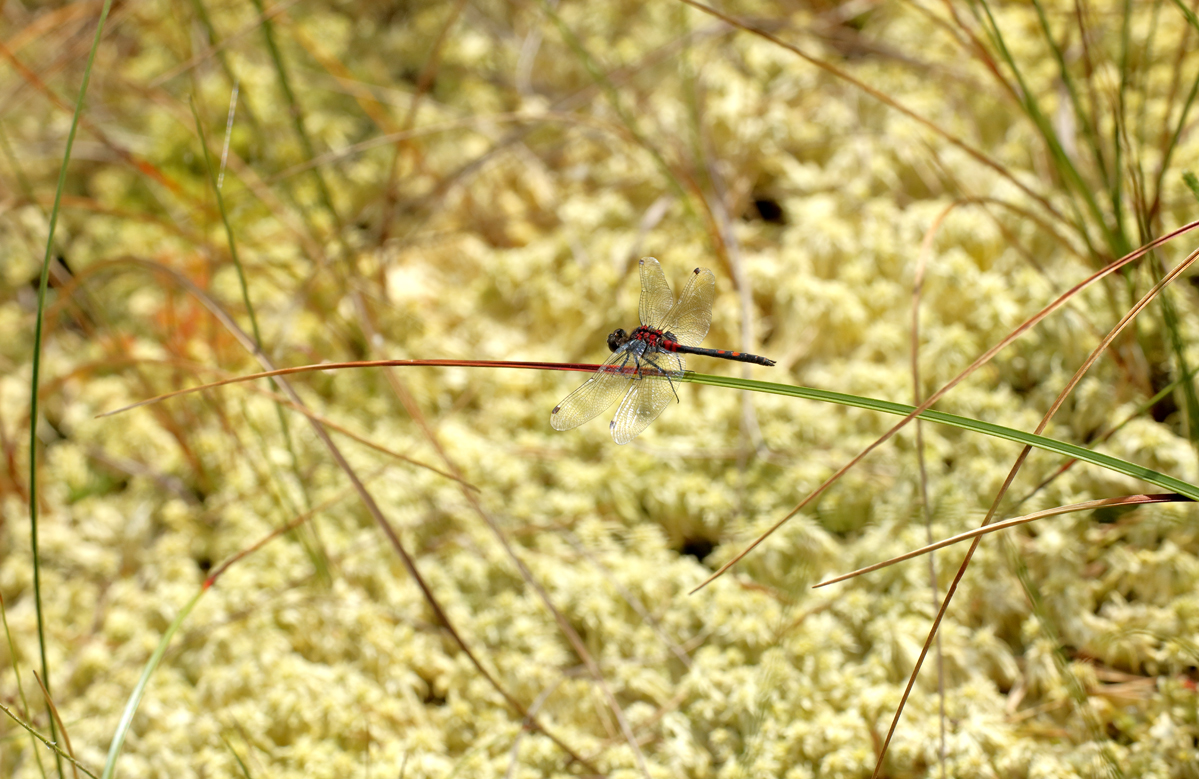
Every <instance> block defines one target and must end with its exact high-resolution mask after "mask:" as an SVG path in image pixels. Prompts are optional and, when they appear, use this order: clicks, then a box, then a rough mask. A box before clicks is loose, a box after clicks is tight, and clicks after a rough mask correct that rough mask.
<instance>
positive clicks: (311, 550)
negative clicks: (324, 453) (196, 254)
mask: <svg viewBox="0 0 1199 779" xmlns="http://www.w3.org/2000/svg"><path fill="white" fill-rule="evenodd" d="M188 104H189V105H190V106H191V112H192V118H194V119H195V122H196V134H197V135H198V136H199V139H200V149H201V150H202V151H203V154H204V170H205V171H206V172H207V174H208V181H209V183H210V184H211V185H212V191H213V193H215V195H216V203H217V210H218V211H219V212H220V214H221V223H222V224H223V225H224V226H225V239H226V241H227V242H228V243H229V256H230V257H231V258H232V260H233V267H234V268H236V269H237V280H238V283H239V284H240V285H241V297H242V303H243V304H244V305H245V307H246V314H247V315H248V316H249V318H250V328H251V331H252V332H253V334H254V344H255V348H256V349H257V350H258V353H259V354H260V355H265V349H264V347H263V342H262V331H261V330H259V328H258V315H257V313H255V310H254V302H253V300H251V298H250V283H249V281H248V279H247V278H246V269H245V266H244V265H242V261H241V257H240V256H239V255H238V253H237V239H236V238H235V237H234V234H233V226H232V225H231V224H230V223H229V211H228V209H227V208H226V207H225V198H224V196H223V195H222V194H221V188H220V186H218V185H217V179H216V172H215V171H214V170H213V165H212V157H211V155H209V153H208V138H207V137H206V136H205V134H204V123H203V122H201V121H200V112H199V110H197V108H196V101H195V98H194V97H190V98H189V99H188ZM271 387H272V388H275V389H277V388H278V387H277V385H276V384H275V382H274V380H273V379H272V380H271ZM275 413H276V415H277V417H278V419H279V427H280V429H281V431H282V432H283V441H284V446H285V447H286V448H287V451H288V453H289V454H290V455H291V465H292V472H293V473H294V474H295V477H296V484H297V485H298V486H299V489H300V493H301V494H302V495H303V496H304V505H305V508H311V507H312V498H311V496H310V495H309V494H308V487H307V482H306V481H305V479H304V475H303V473H302V472H301V469H300V456H299V454H298V453H297V452H296V447H295V441H294V440H293V439H292V435H291V426H290V425H289V424H288V422H287V415H285V414H284V413H283V409H282V407H280V406H278V405H276V406H275ZM269 461H270V458H267V462H269ZM297 538H298V539H299V541H300V544H301V545H302V546H303V547H304V552H305V553H306V554H307V555H308V558H309V560H311V561H312V564H313V566H314V567H315V568H316V571H317V577H318V578H319V579H320V581H321V583H322V584H324V585H325V586H328V585H329V583H330V582H331V581H332V575H331V574H330V573H329V561H328V556H327V555H326V554H325V553H324V550H322V549H321V547H320V544H319V543H318V542H315V541H314V540H313V539H310V538H308V536H306V535H304V534H302V533H299V534H297Z"/></svg>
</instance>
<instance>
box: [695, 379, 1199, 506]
mask: <svg viewBox="0 0 1199 779" xmlns="http://www.w3.org/2000/svg"><path fill="white" fill-rule="evenodd" d="M681 381H690V382H694V383H696V384H709V385H711V386H713V387H725V388H728V389H740V390H747V391H749V392H766V393H769V394H771V395H785V396H787V397H792V398H804V399H806V400H817V401H820V402H822V403H836V404H838V405H841V406H853V407H855V408H864V409H866V410H868V411H881V412H882V413H884V414H895V415H896V416H907V415H908V414H911V413H912V411H914V410H915V408H916V407H915V406H909V405H907V404H906V403H892V402H891V401H888V400H876V399H875V398H864V397H861V396H858V395H847V394H845V393H843V392H830V391H829V390H819V389H812V388H810V387H796V386H792V385H790V384H776V383H774V382H769V381H754V380H752V379H739V378H734V377H730V376H710V375H708V374H706V373H687V374H686V375H685V376H684V377H683V378H682V379H681ZM919 416H920V418H921V419H925V420H928V421H929V422H935V423H937V424H940V425H949V426H950V427H957V428H960V429H962V430H971V431H974V432H976V433H982V434H983V435H989V436H993V437H995V438H1002V439H1005V440H1008V441H1014V442H1015V443H1018V444H1027V445H1029V446H1032V447H1035V448H1037V449H1043V450H1045V451H1047V452H1054V453H1056V454H1060V455H1064V456H1066V457H1073V458H1075V459H1078V460H1082V461H1083V462H1087V463H1090V464H1092V465H1097V466H1099V467H1100V468H1106V469H1107V470H1109V471H1115V472H1116V473H1122V474H1124V475H1125V476H1131V477H1133V478H1134V479H1140V480H1141V481H1144V482H1148V483H1149V484H1153V485H1156V486H1158V487H1161V488H1162V489H1164V490H1169V491H1171V492H1177V493H1179V494H1180V495H1185V496H1187V497H1188V498H1190V499H1191V500H1195V501H1199V486H1196V485H1194V484H1191V483H1190V482H1186V481H1183V480H1181V479H1176V478H1174V477H1173V476H1167V475H1166V474H1164V473H1158V472H1157V471H1155V470H1152V469H1151V468H1146V467H1144V466H1142V465H1137V464H1136V463H1130V462H1128V461H1127V460H1121V459H1120V458H1119V457H1113V456H1111V455H1110V454H1103V453H1101V452H1096V451H1092V450H1091V449H1086V448H1084V447H1081V446H1078V445H1076V444H1068V443H1066V442H1065V441H1058V440H1057V439H1054V438H1046V437H1045V436H1040V435H1034V434H1033V433H1026V432H1024V431H1023V430H1016V429H1013V428H1010V427H1004V426H1002V425H996V424H993V423H991V422H980V421H979V420H977V419H970V418H968V417H960V416H958V415H956V414H947V413H945V412H944V411H934V410H933V409H928V410H927V411H924V412H923V413H921V414H920V415H919Z"/></svg>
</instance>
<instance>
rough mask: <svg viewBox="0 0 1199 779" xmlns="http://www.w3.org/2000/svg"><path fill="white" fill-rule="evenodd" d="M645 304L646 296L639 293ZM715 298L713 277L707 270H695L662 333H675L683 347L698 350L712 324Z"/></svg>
mask: <svg viewBox="0 0 1199 779" xmlns="http://www.w3.org/2000/svg"><path fill="white" fill-rule="evenodd" d="M641 294H642V299H643V300H644V296H645V293H644V292H642V293H641ZM715 295H716V277H715V276H713V275H712V271H710V270H708V269H707V268H696V269H695V272H694V273H692V274H691V278H690V279H689V280H688V281H687V286H686V287H685V288H684V289H683V294H682V295H680V296H679V302H678V303H675V305H674V308H672V309H671V310H670V313H669V314H667V315H666V317H665V319H664V320H663V323H662V326H661V329H662V330H666V331H668V332H671V333H674V337H675V338H677V339H678V340H679V343H681V344H682V345H683V346H699V345H700V343H701V342H702V341H703V340H704V336H706V335H707V334H708V328H709V327H710V326H711V324H712V298H713V297H714V296H715Z"/></svg>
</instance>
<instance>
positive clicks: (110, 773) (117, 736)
mask: <svg viewBox="0 0 1199 779" xmlns="http://www.w3.org/2000/svg"><path fill="white" fill-rule="evenodd" d="M206 592H208V587H201V588H200V589H199V590H197V591H196V594H195V595H194V596H193V597H192V599H191V600H190V601H188V602H187V605H185V606H184V607H183V609H182V610H181V611H180V612H179V615H178V616H177V617H175V620H174V621H173V622H171V625H170V627H168V628H167V632H166V633H163V635H162V640H161V641H159V642H158V646H157V647H156V648H155V649H154V654H153V655H151V656H150V661H149V662H148V663H146V667H145V668H143V669H142V675H141V678H140V679H138V680H137V685H135V686H134V688H133V693H132V694H131V695H130V696H129V700H128V702H126V704H125V710H124V711H123V712H121V720H120V722H118V723H117V729H116V732H115V733H113V735H112V745H111V746H109V748H108V759H107V760H106V761H105V762H104V773H102V774H100V779H112V777H114V776H116V766H117V757H119V756H120V754H121V747H123V746H124V744H125V736H127V735H128V734H129V727H130V726H131V725H132V724H133V715H134V714H136V713H137V707H138V705H140V704H141V702H142V697H143V696H144V695H145V694H146V687H147V686H148V685H149V684H150V677H151V676H152V675H153V674H154V669H156V668H158V664H159V663H160V662H162V656H163V655H165V654H166V651H167V647H168V646H170V644H171V638H172V637H173V636H174V635H175V632H176V631H178V630H179V627H180V626H181V625H182V624H183V620H185V619H187V615H188V614H191V612H192V609H194V608H195V607H196V604H197V603H199V602H200V598H201V597H203V595H204V593H206Z"/></svg>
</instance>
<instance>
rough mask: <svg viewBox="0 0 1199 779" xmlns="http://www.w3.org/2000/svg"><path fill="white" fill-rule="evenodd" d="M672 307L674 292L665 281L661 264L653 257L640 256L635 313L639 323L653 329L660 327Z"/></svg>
mask: <svg viewBox="0 0 1199 779" xmlns="http://www.w3.org/2000/svg"><path fill="white" fill-rule="evenodd" d="M672 308H674V294H673V293H672V292H671V291H670V284H669V283H668V282H667V281H666V274H665V273H663V272H662V266H661V265H659V264H658V261H657V260H655V259H654V258H653V257H642V258H641V304H640V305H639V306H638V307H637V313H638V314H639V315H640V316H641V324H643V325H645V326H646V327H652V328H654V329H655V330H660V329H662V322H663V321H664V320H665V319H666V315H667V314H669V313H670V310H671V309H672Z"/></svg>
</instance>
